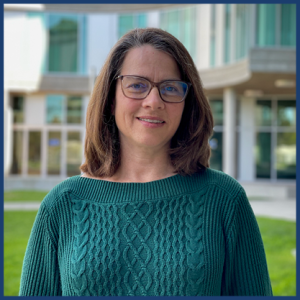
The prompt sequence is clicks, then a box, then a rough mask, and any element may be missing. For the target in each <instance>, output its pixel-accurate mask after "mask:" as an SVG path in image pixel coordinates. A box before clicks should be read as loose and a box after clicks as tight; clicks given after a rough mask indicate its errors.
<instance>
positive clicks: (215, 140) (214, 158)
mask: <svg viewBox="0 0 300 300" xmlns="http://www.w3.org/2000/svg"><path fill="white" fill-rule="evenodd" d="M210 106H211V110H212V113H213V118H214V133H213V136H212V137H211V139H210V141H209V144H210V147H211V157H210V167H211V168H212V169H216V170H222V169H223V165H222V164H223V160H222V156H223V151H222V149H223V101H222V100H210Z"/></svg>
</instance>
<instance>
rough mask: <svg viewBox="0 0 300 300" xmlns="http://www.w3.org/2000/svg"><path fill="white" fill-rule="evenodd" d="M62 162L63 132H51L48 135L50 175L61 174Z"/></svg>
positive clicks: (48, 167) (48, 168)
mask: <svg viewBox="0 0 300 300" xmlns="http://www.w3.org/2000/svg"><path fill="white" fill-rule="evenodd" d="M60 160H61V132H60V131H50V132H49V134H48V162H47V170H48V174H49V175H59V174H60V165H61V164H60Z"/></svg>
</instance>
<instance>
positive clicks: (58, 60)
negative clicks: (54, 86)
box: [47, 14, 86, 73]
mask: <svg viewBox="0 0 300 300" xmlns="http://www.w3.org/2000/svg"><path fill="white" fill-rule="evenodd" d="M48 34H49V36H48V39H49V49H48V68H47V71H48V72H67V73H85V72H86V70H85V60H86V57H85V56H86V55H85V54H86V53H85V52H86V51H85V48H86V40H85V39H86V18H85V17H84V16H81V15H71V14H68V15H61V14H49V15H48Z"/></svg>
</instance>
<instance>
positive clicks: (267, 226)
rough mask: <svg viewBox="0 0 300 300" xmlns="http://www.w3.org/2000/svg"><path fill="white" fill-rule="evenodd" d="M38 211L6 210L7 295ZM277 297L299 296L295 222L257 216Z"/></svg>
mask: <svg viewBox="0 0 300 300" xmlns="http://www.w3.org/2000/svg"><path fill="white" fill-rule="evenodd" d="M35 216H36V212H35V211H34V212H32V211H22V212H20V211H5V212H4V296H17V295H18V292H19V284H20V274H21V268H22V261H23V258H24V253H25V249H26V245H27V241H28V237H29V235H30V231H31V227H32V224H33V222H34V219H35ZM257 220H258V223H259V226H260V230H261V234H262V238H263V241H264V245H265V250H266V255H267V261H268V267H269V273H270V277H271V281H272V287H273V294H274V296H295V295H296V259H295V257H294V256H293V255H292V254H291V251H292V249H295V248H296V223H295V222H288V221H281V220H275V219H269V218H257Z"/></svg>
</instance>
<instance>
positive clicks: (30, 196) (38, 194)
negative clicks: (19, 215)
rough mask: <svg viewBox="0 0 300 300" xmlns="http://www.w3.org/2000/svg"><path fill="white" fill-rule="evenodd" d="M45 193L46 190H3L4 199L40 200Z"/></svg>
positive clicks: (17, 200) (18, 200) (20, 200)
mask: <svg viewBox="0 0 300 300" xmlns="http://www.w3.org/2000/svg"><path fill="white" fill-rule="evenodd" d="M47 194H48V192H46V191H7V192H4V201H7V202H8V201H15V202H27V201H28V202H31V201H39V202H41V201H42V200H43V199H44V197H45V196H46V195H47Z"/></svg>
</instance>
